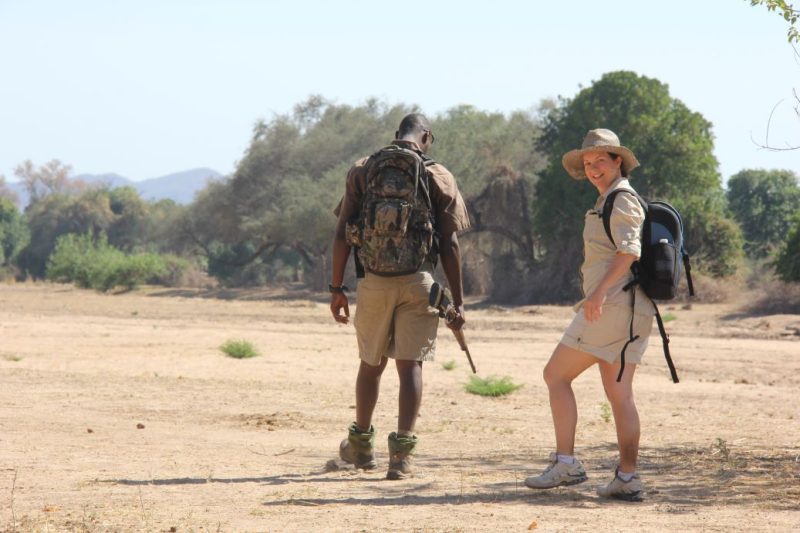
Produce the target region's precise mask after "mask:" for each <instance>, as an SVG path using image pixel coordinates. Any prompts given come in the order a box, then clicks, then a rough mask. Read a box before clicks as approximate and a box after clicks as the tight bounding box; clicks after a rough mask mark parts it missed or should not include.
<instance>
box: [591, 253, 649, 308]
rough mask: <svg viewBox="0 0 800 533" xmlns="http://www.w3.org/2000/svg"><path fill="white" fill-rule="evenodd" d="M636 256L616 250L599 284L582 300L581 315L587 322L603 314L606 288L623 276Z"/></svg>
mask: <svg viewBox="0 0 800 533" xmlns="http://www.w3.org/2000/svg"><path fill="white" fill-rule="evenodd" d="M637 259H638V257H636V256H635V255H631V254H626V253H620V252H617V255H616V256H615V257H614V261H612V262H611V266H610V267H609V268H608V271H607V272H606V275H605V276H603V279H602V280H600V284H599V285H598V286H597V288H596V289H595V290H594V291H593V292H592V293H591V294H589V295H587V296H586V300H584V302H583V315H584V316H585V317H586V320H588V321H589V322H594V321H595V320H599V319H600V317H601V316H602V315H603V304H604V303H605V301H606V295H607V294H608V289H610V288H611V287H612V286H613V285H614V284H615V283H616V282H617V281H619V280H620V279H621V278H622V276H624V275H625V274H626V273H627V272H628V271H629V270H630V268H631V265H632V264H633V263H634V261H636V260H637Z"/></svg>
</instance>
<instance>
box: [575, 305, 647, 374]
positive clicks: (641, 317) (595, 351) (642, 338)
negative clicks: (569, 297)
mask: <svg viewBox="0 0 800 533" xmlns="http://www.w3.org/2000/svg"><path fill="white" fill-rule="evenodd" d="M630 324H631V307H630V306H619V305H609V304H606V305H604V306H603V313H602V315H601V316H600V319H599V320H596V321H595V322H589V321H588V320H586V318H585V317H584V315H583V309H582V308H581V309H578V312H577V314H576V315H575V318H573V319H572V323H571V324H570V325H569V327H568V328H567V330H566V331H565V332H564V336H563V337H561V344H563V345H565V346H569V347H570V348H575V349H576V350H580V351H582V352H585V353H588V354H589V355H593V356H595V357H597V358H598V359H602V360H603V361H606V362H607V363H612V364H613V363H616V362H617V361H618V360H619V358H620V354H621V353H622V348H623V347H624V346H625V343H627V342H628V339H630ZM652 329H653V317H652V315H649V314H639V313H636V314H635V315H634V317H633V335H634V336H636V335H638V336H639V338H638V339H636V340H635V341H633V342H632V343H631V344H630V345H629V346H628V348H627V349H626V350H625V361H626V362H628V363H637V364H638V363H641V362H642V356H643V355H644V352H645V350H646V349H647V344H648V340H649V339H650V331H651V330H652Z"/></svg>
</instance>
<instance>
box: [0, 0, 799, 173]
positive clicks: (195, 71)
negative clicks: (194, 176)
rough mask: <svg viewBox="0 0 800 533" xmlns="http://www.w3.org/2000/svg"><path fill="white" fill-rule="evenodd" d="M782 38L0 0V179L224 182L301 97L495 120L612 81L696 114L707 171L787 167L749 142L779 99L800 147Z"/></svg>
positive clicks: (489, 20)
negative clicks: (639, 81)
mask: <svg viewBox="0 0 800 533" xmlns="http://www.w3.org/2000/svg"><path fill="white" fill-rule="evenodd" d="M787 29H788V26H787V23H786V22H785V21H784V20H783V19H782V18H781V17H779V16H778V15H777V14H775V13H770V12H768V11H767V10H766V9H765V8H763V7H751V6H750V2H749V1H747V0H670V1H663V0H662V1H643V0H616V1H614V0H612V1H610V2H597V1H596V0H571V1H569V2H553V1H550V2H542V1H541V0H529V1H516V2H515V1H508V0H494V1H492V2H486V1H480V2H478V1H472V0H459V1H455V0H453V1H451V0H442V1H435V0H428V1H417V0H412V1H407V2H404V3H402V4H400V3H397V2H374V1H366V0H359V1H348V0H340V1H338V2H332V1H321V0H294V1H293V2H270V1H267V0H264V1H255V0H253V1H245V0H225V1H222V0H219V1H211V0H207V1H203V0H196V1H188V0H159V1H157V0H138V1H136V2H133V1H117V2H109V1H107V0H105V1H90V0H70V1H69V2H64V1H61V0H52V1H46V0H0V174H4V175H5V176H6V178H7V179H8V180H9V181H14V180H15V178H14V176H13V173H14V168H15V167H16V166H17V165H18V164H19V163H21V162H22V161H24V160H26V159H30V160H32V161H33V162H34V164H36V165H40V164H43V163H45V162H47V161H49V160H51V159H59V160H61V161H62V162H64V163H66V164H69V165H71V166H72V168H73V172H74V173H75V174H102V173H111V172H113V173H117V174H120V175H122V176H125V177H128V178H130V179H134V180H143V179H148V178H153V177H158V176H163V175H166V174H170V173H173V172H178V171H183V170H187V169H191V168H197V167H209V168H213V169H214V170H217V171H219V172H221V173H223V174H227V173H230V172H232V171H233V169H234V168H235V166H236V163H237V161H238V160H239V159H240V158H241V157H242V154H243V153H244V150H245V149H246V148H247V145H248V143H249V140H250V136H251V132H252V127H253V125H254V124H255V122H256V121H257V120H258V119H260V118H264V119H267V120H269V119H271V118H272V117H274V116H276V115H279V114H284V113H288V112H291V110H292V108H293V106H294V105H295V104H297V103H299V102H301V101H303V100H305V99H306V98H307V97H308V96H309V95H312V94H319V95H322V96H324V97H325V98H327V99H329V100H332V101H334V102H336V103H339V104H351V105H358V104H361V103H363V102H364V101H365V100H367V99H368V98H370V97H377V98H379V99H382V100H384V101H386V102H388V103H390V104H393V103H407V104H416V105H418V106H419V107H420V108H421V109H422V111H423V112H425V113H426V114H429V115H432V116H434V115H436V114H437V113H442V112H444V111H446V110H447V109H449V108H451V107H454V106H457V105H461V104H470V105H473V106H475V107H477V108H479V109H483V110H486V111H499V112H504V113H508V112H512V111H515V110H520V109H535V108H536V107H537V106H538V105H539V103H540V102H541V101H542V100H543V99H545V98H554V97H557V96H563V97H567V98H570V97H573V96H574V95H575V94H577V92H578V91H579V90H580V89H581V87H586V86H589V85H591V83H592V82H593V81H596V80H598V79H599V78H600V77H601V76H602V75H603V74H604V73H606V72H610V71H615V70H632V71H634V72H637V73H638V74H641V75H645V76H648V77H652V78H656V79H658V80H660V81H661V82H664V83H666V84H668V85H669V88H670V93H671V95H672V96H673V97H675V98H678V99H680V100H681V101H683V102H684V103H685V104H686V105H687V106H688V107H689V108H690V109H691V110H693V111H697V112H699V113H701V114H702V115H703V116H704V117H705V118H706V119H708V120H709V121H711V122H712V124H713V133H714V135H715V155H716V156H717V159H718V160H719V163H720V173H721V175H722V177H723V179H727V178H728V177H730V176H731V175H732V174H734V173H736V172H738V171H740V170H742V169H745V168H787V169H790V170H793V171H795V172H797V173H798V174H800V150H796V151H785V152H774V151H768V150H764V149H762V148H759V146H758V145H757V143H761V144H763V143H764V142H766V140H767V137H766V132H767V124H768V122H769V120H770V113H771V112H772V111H773V108H775V106H777V108H775V111H774V114H773V115H772V120H771V127H770V128H769V139H768V140H769V142H770V144H772V145H775V146H786V145H787V144H788V145H800V118H798V116H797V114H796V113H795V111H794V109H793V106H794V105H795V104H796V102H795V100H794V98H795V97H794V95H793V90H797V91H798V93H799V94H800V58H798V57H796V54H795V51H794V50H793V49H792V47H791V46H790V45H789V44H788V43H787V40H786V31H787ZM392 61H396V66H391V67H387V66H386V65H387V64H390V63H391V62H392ZM403 71H408V72H412V73H418V75H416V76H403V78H405V79H398V78H399V76H398V72H403ZM601 126H602V125H598V127H601ZM391 133H392V132H387V140H388V139H389V138H390V137H391ZM580 141H581V139H575V143H576V146H577V145H579V144H580ZM622 141H623V143H624V141H625V140H624V139H622ZM445 163H446V162H445Z"/></svg>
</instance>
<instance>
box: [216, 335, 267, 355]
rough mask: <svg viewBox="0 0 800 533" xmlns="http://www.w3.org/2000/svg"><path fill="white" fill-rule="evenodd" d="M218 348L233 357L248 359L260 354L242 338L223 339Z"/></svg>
mask: <svg viewBox="0 0 800 533" xmlns="http://www.w3.org/2000/svg"><path fill="white" fill-rule="evenodd" d="M219 349H220V351H221V352H222V353H224V354H225V355H227V356H228V357H233V358H235V359H248V358H250V357H256V356H259V355H261V354H259V353H258V350H256V349H255V347H254V346H253V345H252V344H251V343H250V342H248V341H246V340H244V339H239V340H234V339H231V340H228V341H225V343H224V344H223V345H222V346H220V347H219Z"/></svg>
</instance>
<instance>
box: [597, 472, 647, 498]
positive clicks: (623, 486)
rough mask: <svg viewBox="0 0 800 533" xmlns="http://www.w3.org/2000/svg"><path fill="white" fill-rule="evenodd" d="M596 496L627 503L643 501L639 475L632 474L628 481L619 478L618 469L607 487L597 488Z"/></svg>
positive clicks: (642, 486) (642, 489)
mask: <svg viewBox="0 0 800 533" xmlns="http://www.w3.org/2000/svg"><path fill="white" fill-rule="evenodd" d="M597 495H598V496H600V497H601V498H616V499H617V500H625V501H627V502H641V501H644V485H643V484H642V480H641V478H640V477H639V474H634V475H633V477H632V478H631V480H630V481H623V480H622V478H620V477H619V468H617V469H616V470H614V479H612V480H611V482H610V483H609V484H608V485H604V486H601V487H597Z"/></svg>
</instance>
